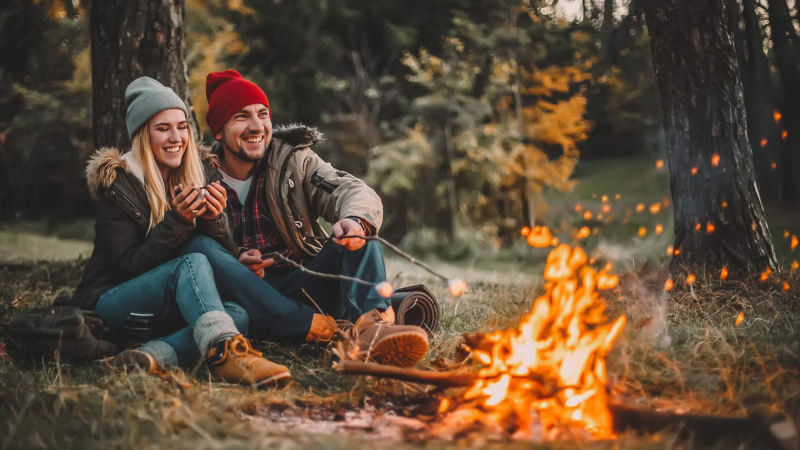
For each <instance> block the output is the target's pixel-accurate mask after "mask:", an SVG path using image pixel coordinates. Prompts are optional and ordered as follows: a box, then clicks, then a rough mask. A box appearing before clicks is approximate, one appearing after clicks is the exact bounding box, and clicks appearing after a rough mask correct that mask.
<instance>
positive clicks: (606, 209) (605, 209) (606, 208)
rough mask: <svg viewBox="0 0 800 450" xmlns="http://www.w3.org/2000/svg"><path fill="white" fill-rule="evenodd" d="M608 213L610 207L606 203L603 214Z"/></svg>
mask: <svg viewBox="0 0 800 450" xmlns="http://www.w3.org/2000/svg"><path fill="white" fill-rule="evenodd" d="M609 211H611V205H609V204H608V203H606V204H605V205H603V212H604V213H607V212H609Z"/></svg>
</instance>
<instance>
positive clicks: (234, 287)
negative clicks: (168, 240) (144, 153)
mask: <svg viewBox="0 0 800 450" xmlns="http://www.w3.org/2000/svg"><path fill="white" fill-rule="evenodd" d="M181 253H182V254H189V253H201V254H203V255H205V256H206V257H207V258H208V262H209V263H211V267H212V269H213V271H214V281H215V282H216V285H217V289H218V290H219V293H220V295H221V296H222V298H224V299H225V300H226V301H229V302H235V303H238V304H239V305H241V306H243V307H244V309H245V311H247V314H248V315H249V316H250V335H251V336H252V337H253V338H255V339H258V340H266V341H284V342H285V341H293V342H302V341H303V340H305V338H306V337H307V336H308V332H309V330H310V329H311V321H312V318H313V316H314V314H316V313H319V311H318V310H317V308H316V307H315V306H313V305H312V303H311V302H310V301H309V300H308V298H307V297H306V296H305V294H303V291H302V289H305V291H306V293H308V295H309V296H310V297H311V298H312V299H314V302H316V303H317V304H318V305H319V307H320V308H322V311H323V312H324V313H325V314H327V315H330V316H333V317H334V318H336V319H347V320H350V321H351V322H355V321H356V320H357V319H358V318H359V317H360V316H361V315H362V314H364V313H366V312H369V311H371V310H373V309H386V308H388V307H389V306H390V305H391V302H390V301H389V299H386V298H383V297H381V296H380V295H379V294H378V293H377V292H376V291H375V289H374V288H372V287H371V286H365V285H362V284H358V283H353V282H349V281H342V280H332V279H325V278H319V277H315V276H313V275H310V274H307V273H304V272H302V271H300V270H291V269H289V270H283V271H280V272H277V273H268V274H267V275H266V276H265V277H264V279H261V278H259V277H258V276H257V275H256V274H254V273H253V272H251V271H250V270H249V269H248V268H247V267H245V266H244V265H243V264H242V263H240V262H239V261H238V260H237V258H236V257H234V256H232V255H231V254H230V253H228V252H227V251H226V250H225V249H224V248H223V247H222V246H221V245H220V244H219V243H218V242H216V241H215V240H213V239H211V238H209V237H207V236H194V237H192V238H191V239H189V241H187V242H186V243H185V244H184V245H183V247H182V248H181ZM305 267H306V268H308V269H309V270H313V271H316V272H323V273H329V274H340V275H346V276H350V277H355V278H360V279H362V280H365V281H369V282H372V283H380V282H381V281H385V280H386V267H385V265H384V262H383V251H382V250H381V247H380V245H379V243H378V242H374V241H370V242H368V243H367V245H365V246H364V247H362V248H361V249H359V250H356V251H350V250H347V249H346V248H344V247H342V246H340V245H337V244H335V243H334V242H332V241H329V242H328V243H326V244H325V246H324V247H323V248H322V251H320V253H319V254H318V255H317V256H316V257H315V258H314V259H313V260H312V261H311V262H310V263H309V264H307V265H306V266H305Z"/></svg>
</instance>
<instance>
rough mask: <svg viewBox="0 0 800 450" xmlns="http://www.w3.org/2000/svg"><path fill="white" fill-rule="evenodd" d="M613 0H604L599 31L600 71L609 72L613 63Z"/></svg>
mask: <svg viewBox="0 0 800 450" xmlns="http://www.w3.org/2000/svg"><path fill="white" fill-rule="evenodd" d="M613 38H614V0H604V5H603V26H602V28H601V29H600V49H601V54H602V58H601V66H600V67H601V69H602V71H603V73H607V72H608V71H609V70H611V65H612V64H613V62H614V39H613Z"/></svg>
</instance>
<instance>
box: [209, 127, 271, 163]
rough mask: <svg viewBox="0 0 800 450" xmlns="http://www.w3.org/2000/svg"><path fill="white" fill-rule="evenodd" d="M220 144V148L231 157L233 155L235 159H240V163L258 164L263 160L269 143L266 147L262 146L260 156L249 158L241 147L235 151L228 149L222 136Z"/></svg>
mask: <svg viewBox="0 0 800 450" xmlns="http://www.w3.org/2000/svg"><path fill="white" fill-rule="evenodd" d="M265 138H266V137H265ZM270 141H271V139H270ZM221 144H222V147H223V148H224V149H225V150H227V151H228V152H229V153H230V154H231V155H233V156H235V157H236V158H238V159H240V160H242V161H245V162H259V161H261V159H263V158H264V155H265V154H266V152H267V145H269V143H267V145H265V146H264V149H263V150H261V151H260V152H259V153H260V154H259V155H258V156H250V155H248V154H247V152H246V151H245V150H244V147H242V146H239V147H238V148H236V149H233V148H231V147H229V146H228V144H227V143H225V135H224V134H223V136H222V142H221Z"/></svg>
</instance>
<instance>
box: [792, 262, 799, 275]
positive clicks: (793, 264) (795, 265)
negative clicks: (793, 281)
mask: <svg viewBox="0 0 800 450" xmlns="http://www.w3.org/2000/svg"><path fill="white" fill-rule="evenodd" d="M797 269H800V263H798V262H797V260H796V259H795V260H794V261H792V272H794V271H795V270H797Z"/></svg>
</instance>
